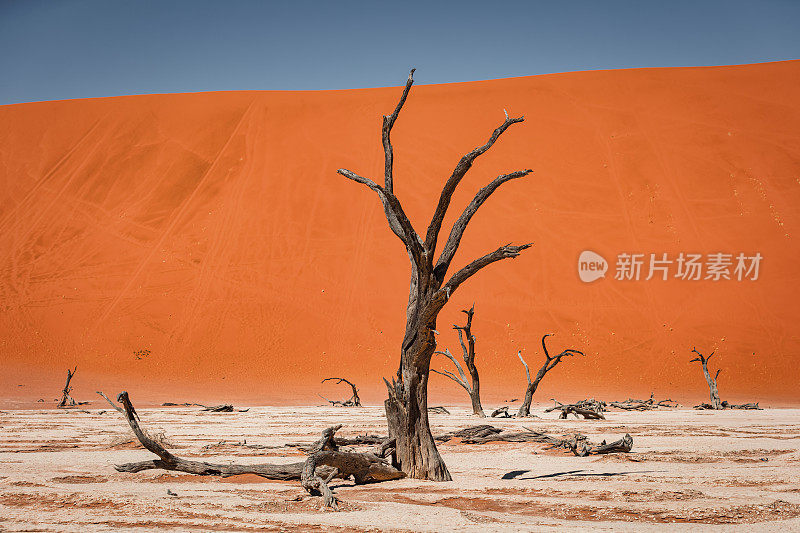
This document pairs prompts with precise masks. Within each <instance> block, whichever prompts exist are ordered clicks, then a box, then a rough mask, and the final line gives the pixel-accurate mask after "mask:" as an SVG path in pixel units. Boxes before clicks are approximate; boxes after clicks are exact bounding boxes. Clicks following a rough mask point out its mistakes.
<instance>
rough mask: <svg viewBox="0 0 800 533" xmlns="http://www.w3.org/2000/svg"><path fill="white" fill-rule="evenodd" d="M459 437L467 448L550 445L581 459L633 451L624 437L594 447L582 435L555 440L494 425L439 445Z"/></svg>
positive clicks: (465, 431) (447, 436) (467, 431)
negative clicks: (494, 444)
mask: <svg viewBox="0 0 800 533" xmlns="http://www.w3.org/2000/svg"><path fill="white" fill-rule="evenodd" d="M455 437H458V438H460V439H461V442H462V443H464V444H485V443H487V442H540V443H544V444H549V445H550V448H551V449H552V448H563V449H565V450H568V451H570V452H572V453H573V454H574V455H577V456H581V457H584V456H587V455H600V454H607V453H617V452H622V453H625V452H629V451H631V449H632V448H633V437H631V436H630V435H629V434H627V433H626V434H625V436H624V437H622V438H620V439H619V440H616V441H614V442H612V443H609V444H606V441H603V442H601V443H600V444H593V443H592V442H591V441H589V440H588V439H587V437H586V436H585V435H581V434H579V433H575V434H571V435H566V436H564V437H554V436H552V435H548V434H546V433H544V432H541V431H536V430H534V429H530V428H525V431H505V430H501V429H499V428H496V427H494V426H490V425H486V424H483V425H478V426H471V427H467V428H464V429H461V430H458V431H453V432H450V433H445V434H444V435H441V436H439V437H437V440H438V441H442V442H447V441H449V440H450V439H453V438H455Z"/></svg>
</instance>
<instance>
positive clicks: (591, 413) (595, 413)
mask: <svg viewBox="0 0 800 533" xmlns="http://www.w3.org/2000/svg"><path fill="white" fill-rule="evenodd" d="M551 400H553V402H554V403H555V405H554V406H553V407H548V408H547V409H545V410H544V412H545V413H549V412H551V411H561V414H560V415H559V417H558V418H560V419H562V420H563V419H566V418H567V416H568V415H570V414H572V415H575V418H579V417H580V416H582V417H583V418H584V419H589V420H600V419H602V420H605V418H606V417H605V415H603V411H604V410H605V405H606V404H605V402H599V401H597V400H595V399H594V398H591V399H588V400H581V401H579V402H577V403H571V404H563V403H561V402H559V401H557V400H556V399H555V398H551Z"/></svg>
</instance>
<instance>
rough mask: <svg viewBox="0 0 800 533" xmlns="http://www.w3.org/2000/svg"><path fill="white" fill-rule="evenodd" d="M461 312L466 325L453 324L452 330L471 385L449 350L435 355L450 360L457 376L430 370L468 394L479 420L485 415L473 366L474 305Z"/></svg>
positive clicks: (479, 385) (476, 372)
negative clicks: (453, 382)
mask: <svg viewBox="0 0 800 533" xmlns="http://www.w3.org/2000/svg"><path fill="white" fill-rule="evenodd" d="M461 312H462V313H466V315H467V323H466V324H465V325H463V326H458V325H456V324H453V329H454V330H456V331H457V332H458V342H459V344H461V353H462V355H463V357H464V364H465V365H466V366H467V371H468V372H469V375H470V378H471V380H472V384H471V385H470V383H469V381H467V376H466V374H464V369H463V368H461V365H460V364H459V363H458V360H456V358H455V357H453V354H451V353H450V350H447V349H445V351H443V352H435V353H437V354H441V355H444V356H445V357H447V358H448V359H450V360H451V361H452V362H453V364H454V365H455V367H456V370H458V376H456V375H455V374H453V373H452V372H450V371H449V370H435V369H433V368H431V372H436V373H437V374H441V375H443V376H447V377H448V378H450V379H452V380H453V381H455V382H456V383H458V384H459V385H461V386H462V387H464V390H466V391H467V394H469V398H470V400H471V401H472V413H473V414H476V415H478V416H479V417H481V418H486V414H485V413H484V412H483V406H481V382H480V378H479V377H478V369H477V367H476V366H475V336H474V335H473V334H472V317H473V315H474V314H475V304H472V307H470V308H469V309H464V310H462V311H461ZM465 336H466V338H467V342H466V344H465V343H464V337H465Z"/></svg>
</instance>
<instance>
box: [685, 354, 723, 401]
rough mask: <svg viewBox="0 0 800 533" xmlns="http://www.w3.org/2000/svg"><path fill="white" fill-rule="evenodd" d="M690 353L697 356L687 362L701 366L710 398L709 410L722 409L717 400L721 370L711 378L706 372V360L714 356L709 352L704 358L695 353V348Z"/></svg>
mask: <svg viewBox="0 0 800 533" xmlns="http://www.w3.org/2000/svg"><path fill="white" fill-rule="evenodd" d="M692 352H693V353H696V354H697V357H695V358H694V359H692V360H691V361H689V362H690V363H694V362H695V361H697V362H699V363H700V364H701V365H702V366H703V375H704V376H705V377H706V382H707V383H708V390H709V396H710V397H711V404H710V407H711V409H723V407H722V401H721V400H720V399H719V391H718V390H717V377H718V376H719V373H720V372H722V369H721V368H720V369H718V370H717V373H716V374H714V377H713V378H712V377H711V374H709V372H708V360H709V359H711V357H712V356H713V355H714V352H711V355H709V356H708V357H706V356H704V355H703V354H701V353H700V352H698V351H697V349H696V348H692Z"/></svg>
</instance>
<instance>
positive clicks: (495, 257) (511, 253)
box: [439, 243, 532, 298]
mask: <svg viewBox="0 0 800 533" xmlns="http://www.w3.org/2000/svg"><path fill="white" fill-rule="evenodd" d="M531 246H532V243H528V244H521V245H519V246H514V245H511V244H506V245H505V246H501V247H500V248H498V249H497V250H495V251H494V252H491V253H488V254H486V255H484V256H483V257H479V258H478V259H476V260H475V261H473V262H472V263H470V264H468V265H467V266H465V267H464V268H462V269H461V270H459V271H458V272H456V273H455V274H453V276H452V277H451V278H450V280H449V281H448V282H447V283H445V284H444V286H443V287H442V288H441V289H439V292H443V293H444V295H445V297H446V298H449V297H450V296H451V295H452V294H453V292H455V290H456V289H457V288H458V287H459V286H460V285H461V284H462V283H464V282H465V281H467V280H468V279H469V278H471V277H472V276H473V275H474V274H476V273H477V272H478V271H479V270H481V269H482V268H483V267H485V266H488V265H491V264H492V263H494V262H496V261H500V260H501V259H507V258H513V257H517V256H518V255H519V254H520V252H522V250H525V249H527V248H530V247H531Z"/></svg>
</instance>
